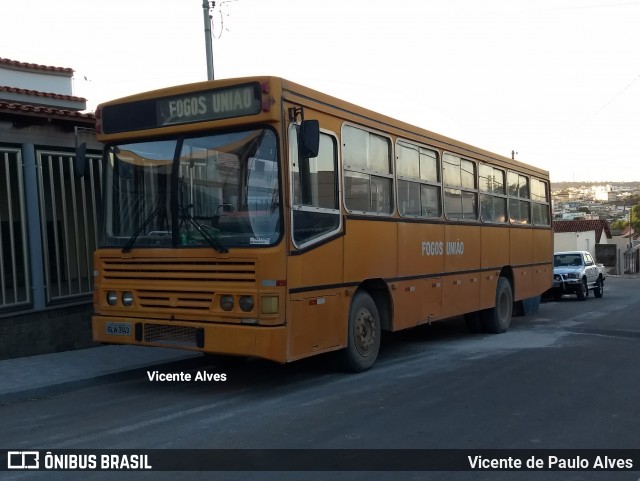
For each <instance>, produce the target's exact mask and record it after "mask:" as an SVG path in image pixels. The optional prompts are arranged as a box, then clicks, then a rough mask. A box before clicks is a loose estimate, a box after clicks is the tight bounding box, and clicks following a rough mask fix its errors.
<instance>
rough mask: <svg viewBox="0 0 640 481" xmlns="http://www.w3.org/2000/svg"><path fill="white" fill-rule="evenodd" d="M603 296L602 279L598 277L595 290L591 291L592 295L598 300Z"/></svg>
mask: <svg viewBox="0 0 640 481" xmlns="http://www.w3.org/2000/svg"><path fill="white" fill-rule="evenodd" d="M603 294H604V280H603V279H602V277H598V280H597V281H596V288H595V289H594V290H593V295H594V296H596V297H598V298H600V297H602V295H603Z"/></svg>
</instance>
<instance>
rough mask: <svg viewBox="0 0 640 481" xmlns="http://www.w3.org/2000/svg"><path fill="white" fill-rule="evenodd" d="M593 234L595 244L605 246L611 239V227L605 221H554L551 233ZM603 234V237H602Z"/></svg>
mask: <svg viewBox="0 0 640 481" xmlns="http://www.w3.org/2000/svg"><path fill="white" fill-rule="evenodd" d="M591 231H593V232H594V240H595V243H596V244H606V243H607V242H608V240H609V239H611V227H610V226H609V222H607V221H606V220H554V221H553V232H554V234H555V233H569V232H570V233H576V232H578V233H579V232H591ZM603 234H604V237H603Z"/></svg>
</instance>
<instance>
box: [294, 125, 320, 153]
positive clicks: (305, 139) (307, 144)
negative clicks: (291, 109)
mask: <svg viewBox="0 0 640 481" xmlns="http://www.w3.org/2000/svg"><path fill="white" fill-rule="evenodd" d="M299 137H300V138H299V139H298V145H299V149H300V157H302V158H303V159H311V158H313V157H317V156H318V150H319V149H320V122H318V121H317V120H303V121H302V124H301V125H300V133H299Z"/></svg>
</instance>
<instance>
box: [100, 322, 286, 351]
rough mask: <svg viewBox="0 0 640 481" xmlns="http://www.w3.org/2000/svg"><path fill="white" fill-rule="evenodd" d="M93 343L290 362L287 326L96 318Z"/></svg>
mask: <svg viewBox="0 0 640 481" xmlns="http://www.w3.org/2000/svg"><path fill="white" fill-rule="evenodd" d="M91 322H92V328H93V340H94V341H96V342H102V343H107V344H133V345H139V346H158V347H171V348H176V349H188V350H193V351H201V352H204V353H208V354H228V355H233V356H248V357H260V358H263V359H269V360H272V361H276V362H281V363H284V362H286V361H287V330H286V326H254V325H251V326H249V325H243V324H221V323H202V322H187V321H166V320H156V319H132V318H124V317H105V316H93V317H92V319H91Z"/></svg>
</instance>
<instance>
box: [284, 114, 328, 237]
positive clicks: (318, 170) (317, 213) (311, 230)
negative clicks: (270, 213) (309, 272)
mask: <svg viewBox="0 0 640 481" xmlns="http://www.w3.org/2000/svg"><path fill="white" fill-rule="evenodd" d="M296 128H297V126H296V125H294V124H292V126H291V128H290V135H289V142H290V145H289V155H290V159H291V185H292V190H293V196H292V199H293V202H292V210H293V214H292V215H293V241H294V243H295V244H296V245H297V246H298V247H300V246H302V245H305V244H307V243H310V242H313V241H316V240H319V239H321V238H324V237H326V235H328V234H332V233H334V232H335V231H337V230H338V229H339V228H340V210H339V204H338V172H337V165H338V154H337V151H338V149H337V141H336V139H335V138H334V137H332V136H330V135H327V134H320V142H319V148H318V155H317V156H316V157H312V158H310V159H308V160H307V159H302V160H304V164H305V165H304V168H301V165H300V164H301V162H300V161H301V159H300V158H299V156H298V146H297V145H295V144H296V143H297V135H296V134H295V132H294V130H296ZM303 186H304V187H305V189H304V190H305V191H306V193H305V195H304V196H303V188H302V187H303Z"/></svg>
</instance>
